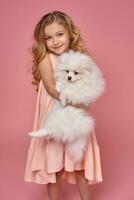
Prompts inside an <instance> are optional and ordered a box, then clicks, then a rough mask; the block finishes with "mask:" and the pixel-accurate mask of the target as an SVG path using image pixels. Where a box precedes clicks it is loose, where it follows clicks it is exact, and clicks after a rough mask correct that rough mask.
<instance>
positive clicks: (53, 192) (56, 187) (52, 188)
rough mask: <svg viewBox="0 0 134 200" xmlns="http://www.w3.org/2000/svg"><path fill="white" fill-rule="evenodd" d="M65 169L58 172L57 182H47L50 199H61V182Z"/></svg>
mask: <svg viewBox="0 0 134 200" xmlns="http://www.w3.org/2000/svg"><path fill="white" fill-rule="evenodd" d="M63 172H64V169H62V170H61V171H59V172H56V183H48V184H47V192H48V196H49V200H59V194H60V182H61V178H62V175H63Z"/></svg>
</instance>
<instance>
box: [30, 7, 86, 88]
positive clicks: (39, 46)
mask: <svg viewBox="0 0 134 200" xmlns="http://www.w3.org/2000/svg"><path fill="white" fill-rule="evenodd" d="M53 22H57V23H60V24H62V25H63V26H64V28H65V29H66V30H67V31H68V33H69V37H70V38H69V39H70V44H69V49H73V50H75V51H80V52H83V53H86V54H89V52H88V50H87V48H86V47H85V44H84V41H83V39H82V37H81V35H80V31H79V29H78V27H76V26H75V25H74V23H73V21H72V19H71V18H70V17H69V16H68V15H67V14H65V13H63V12H60V11H53V12H51V13H48V14H46V15H44V16H43V17H42V18H41V19H40V21H39V22H38V23H37V25H36V26H35V30H34V44H33V46H32V54H33V66H32V75H33V81H32V84H34V85H36V86H37V88H36V91H38V89H39V82H40V80H41V74H40V71H39V67H38V66H39V63H40V62H41V61H42V60H43V59H44V57H45V55H46V52H47V47H46V44H45V37H44V28H45V27H46V26H47V25H49V24H52V23H53Z"/></svg>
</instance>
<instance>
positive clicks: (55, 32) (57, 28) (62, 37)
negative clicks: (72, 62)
mask: <svg viewBox="0 0 134 200" xmlns="http://www.w3.org/2000/svg"><path fill="white" fill-rule="evenodd" d="M44 33H45V42H46V47H47V49H48V50H49V51H51V52H53V53H55V54H57V55H60V54H61V53H63V52H65V51H68V50H69V42H70V40H69V34H68V31H67V30H66V29H65V28H64V26H63V25H62V24H59V23H57V22H54V23H52V24H49V25H47V26H46V27H45V28H44Z"/></svg>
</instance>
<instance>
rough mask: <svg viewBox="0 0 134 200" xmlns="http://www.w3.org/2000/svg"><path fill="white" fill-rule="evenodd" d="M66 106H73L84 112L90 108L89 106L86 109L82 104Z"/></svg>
mask: <svg viewBox="0 0 134 200" xmlns="http://www.w3.org/2000/svg"><path fill="white" fill-rule="evenodd" d="M67 105H70V106H74V107H76V108H80V109H84V110H89V108H90V106H88V107H87V106H85V105H84V104H75V105H72V104H67Z"/></svg>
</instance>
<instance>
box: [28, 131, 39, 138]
mask: <svg viewBox="0 0 134 200" xmlns="http://www.w3.org/2000/svg"><path fill="white" fill-rule="evenodd" d="M28 135H29V136H30V137H38V136H37V134H36V132H29V133H28Z"/></svg>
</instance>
